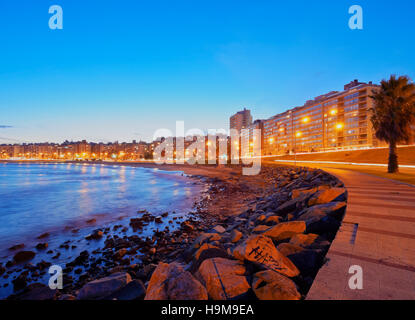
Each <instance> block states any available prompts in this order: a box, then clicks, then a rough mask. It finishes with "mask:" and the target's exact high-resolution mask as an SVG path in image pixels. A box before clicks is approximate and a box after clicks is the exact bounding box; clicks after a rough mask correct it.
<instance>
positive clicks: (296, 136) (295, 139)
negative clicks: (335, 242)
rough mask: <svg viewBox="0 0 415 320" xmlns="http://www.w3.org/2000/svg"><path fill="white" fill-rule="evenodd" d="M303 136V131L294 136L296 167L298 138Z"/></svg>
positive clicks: (295, 161) (295, 162)
mask: <svg viewBox="0 0 415 320" xmlns="http://www.w3.org/2000/svg"><path fill="white" fill-rule="evenodd" d="M301 135H302V133H301V131H297V132H296V133H295V135H294V165H295V166H297V138H300V137H301Z"/></svg>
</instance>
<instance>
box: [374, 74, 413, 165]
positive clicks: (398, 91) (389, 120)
mask: <svg viewBox="0 0 415 320" xmlns="http://www.w3.org/2000/svg"><path fill="white" fill-rule="evenodd" d="M372 94H373V95H372V96H371V98H372V99H373V100H374V107H373V108H371V109H370V110H371V112H372V115H371V119H370V120H371V121H372V124H373V127H374V129H375V131H376V138H378V139H379V140H382V141H385V142H387V143H388V144H389V161H388V172H389V173H396V172H398V155H397V150H396V145H397V144H398V143H400V142H403V141H407V140H408V139H409V137H410V135H411V124H412V123H413V122H414V119H415V84H414V83H413V82H412V81H411V79H410V78H409V77H407V76H400V77H399V78H396V76H395V75H392V76H391V77H390V79H389V80H382V81H381V84H380V88H379V89H377V90H373V91H372Z"/></svg>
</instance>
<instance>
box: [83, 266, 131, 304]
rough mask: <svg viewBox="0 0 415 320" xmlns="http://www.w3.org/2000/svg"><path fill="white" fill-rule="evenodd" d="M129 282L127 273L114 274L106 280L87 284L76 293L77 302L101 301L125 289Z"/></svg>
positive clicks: (102, 279) (129, 277)
mask: <svg viewBox="0 0 415 320" xmlns="http://www.w3.org/2000/svg"><path fill="white" fill-rule="evenodd" d="M130 281H131V276H130V275H129V274H128V273H123V272H119V273H114V274H112V275H110V276H108V277H106V278H101V279H98V280H94V281H91V282H88V283H87V284H86V285H84V286H83V287H82V288H81V290H80V291H79V293H78V296H77V299H78V300H97V299H103V298H105V297H107V296H109V295H111V294H113V293H114V292H116V291H118V290H120V289H121V288H123V287H125V286H126V285H127V284H128V283H129V282H130Z"/></svg>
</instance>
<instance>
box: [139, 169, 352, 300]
mask: <svg viewBox="0 0 415 320" xmlns="http://www.w3.org/2000/svg"><path fill="white" fill-rule="evenodd" d="M272 173H273V176H271V177H270V176H268V177H267V179H268V182H271V183H272V186H271V188H270V190H268V194H266V195H264V196H263V197H258V198H257V199H256V201H255V205H254V206H253V207H252V208H250V209H248V210H246V211H244V212H242V213H241V214H239V215H238V216H234V217H229V218H228V219H226V220H225V221H224V222H223V223H222V224H220V225H217V226H216V227H214V228H212V229H211V230H208V231H207V232H203V233H202V234H200V235H199V237H198V238H197V239H196V240H195V241H194V242H193V244H192V245H191V247H189V248H188V249H187V251H186V254H185V255H184V257H183V259H178V260H177V261H175V262H173V263H171V264H165V263H160V264H159V265H158V266H157V268H156V269H155V271H154V273H153V274H152V276H151V279H150V281H149V283H148V286H147V294H146V297H145V298H146V299H214V300H225V299H226V300H228V299H229V300H235V299H261V300H288V299H289V300H294V299H295V300H298V299H301V298H304V297H305V295H306V293H307V292H308V290H309V288H310V286H311V284H312V282H313V279H314V277H315V276H316V274H317V272H318V270H319V268H320V267H321V266H322V264H323V263H324V257H325V255H326V253H327V251H328V248H329V246H330V244H331V241H332V240H333V239H334V237H335V235H336V232H337V230H338V228H339V226H340V224H341V221H342V218H343V215H344V212H345V208H346V201H347V192H346V189H345V188H344V187H343V184H342V182H340V181H339V180H338V179H336V178H335V177H333V176H331V175H329V174H327V173H325V172H323V171H321V170H313V169H307V168H277V169H273V170H272ZM178 275H180V277H179V276H178ZM179 279H180V280H179ZM178 288H179V289H180V290H179V289H178ZM178 292H179V293H178Z"/></svg>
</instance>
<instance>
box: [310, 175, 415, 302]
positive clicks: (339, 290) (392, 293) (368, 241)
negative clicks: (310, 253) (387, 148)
mask: <svg viewBox="0 0 415 320" xmlns="http://www.w3.org/2000/svg"><path fill="white" fill-rule="evenodd" d="M322 169H324V170H325V171H327V172H329V173H331V174H333V175H335V176H337V177H338V178H340V179H341V180H342V181H343V182H344V184H345V186H346V188H347V190H348V205H347V211H346V215H345V217H344V220H343V223H342V226H341V227H340V229H339V232H338V233H337V236H336V238H335V240H334V241H333V243H332V245H331V247H330V249H329V251H328V253H327V256H326V258H327V259H328V261H327V262H326V263H325V264H324V265H323V267H322V268H321V269H320V271H319V273H318V274H317V277H316V279H315V280H314V283H313V285H312V287H311V289H310V291H309V293H308V295H307V299H309V300H316V299H318V300H321V299H324V300H326V299H336V300H349V299H371V300H372V299H415V187H414V186H409V185H405V184H402V183H399V182H394V181H392V180H388V179H383V178H379V177H375V176H370V175H366V174H362V173H359V172H356V171H351V170H344V169H337V168H328V167H324V168H322ZM352 265H358V266H360V267H361V268H362V270H363V289H362V290H358V289H357V290H352V289H350V288H349V284H348V283H349V279H350V277H351V276H352V274H349V268H350V266H352Z"/></svg>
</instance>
